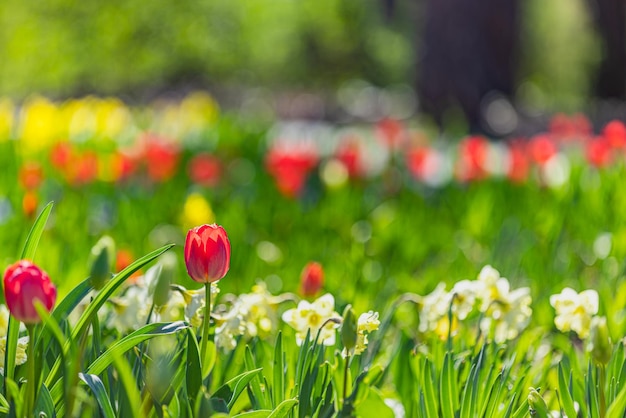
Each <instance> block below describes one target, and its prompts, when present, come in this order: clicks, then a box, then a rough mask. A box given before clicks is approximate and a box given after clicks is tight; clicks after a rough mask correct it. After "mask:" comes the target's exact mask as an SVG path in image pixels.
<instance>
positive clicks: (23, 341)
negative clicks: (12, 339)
mask: <svg viewBox="0 0 626 418" xmlns="http://www.w3.org/2000/svg"><path fill="white" fill-rule="evenodd" d="M28 341H29V338H28V336H26V337H21V338H19V339H18V340H17V351H16V352H15V365H16V366H19V365H21V364H24V363H26V360H28V356H27V355H26V349H27V348H28ZM6 349H7V337H6V336H3V337H0V374H2V375H4V356H5V353H6Z"/></svg>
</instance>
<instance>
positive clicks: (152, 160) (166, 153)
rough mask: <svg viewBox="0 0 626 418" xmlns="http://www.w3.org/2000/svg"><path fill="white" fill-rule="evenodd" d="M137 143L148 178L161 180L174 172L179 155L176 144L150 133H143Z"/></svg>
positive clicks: (156, 180)
mask: <svg viewBox="0 0 626 418" xmlns="http://www.w3.org/2000/svg"><path fill="white" fill-rule="evenodd" d="M139 143H140V144H141V147H142V151H143V152H142V156H143V158H144V162H145V164H146V170H147V172H148V177H149V178H150V180H152V181H154V182H163V181H167V180H169V179H171V178H172V177H173V176H174V174H176V169H177V168H178V160H179V157H180V150H179V149H178V146H177V145H176V144H174V143H173V142H172V141H171V140H169V139H166V138H163V137H159V136H157V135H154V134H151V133H145V134H143V135H142V136H141V138H140V139H139Z"/></svg>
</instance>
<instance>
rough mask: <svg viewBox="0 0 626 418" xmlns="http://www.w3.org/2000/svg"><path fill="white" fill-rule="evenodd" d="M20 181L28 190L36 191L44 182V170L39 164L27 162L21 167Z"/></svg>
mask: <svg viewBox="0 0 626 418" xmlns="http://www.w3.org/2000/svg"><path fill="white" fill-rule="evenodd" d="M19 179H20V184H21V185H22V187H24V188H25V189H26V190H34V189H36V188H37V187H39V185H40V184H41V181H42V180H43V170H42V168H41V166H40V165H39V164H38V163H36V162H27V163H25V164H24V165H23V166H22V167H20V173H19Z"/></svg>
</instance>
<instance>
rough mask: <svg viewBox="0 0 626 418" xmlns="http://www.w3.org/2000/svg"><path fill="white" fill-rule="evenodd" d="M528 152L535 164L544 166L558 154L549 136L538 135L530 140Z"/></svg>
mask: <svg viewBox="0 0 626 418" xmlns="http://www.w3.org/2000/svg"><path fill="white" fill-rule="evenodd" d="M528 152H529V154H530V157H531V158H532V160H533V161H534V162H535V163H536V164H545V163H546V161H548V160H549V159H550V158H552V157H553V156H554V155H555V154H556V153H557V152H558V148H557V146H556V144H555V143H554V141H553V140H552V137H551V136H550V135H548V134H539V135H535V136H534V137H532V138H531V140H530V143H529V144H528Z"/></svg>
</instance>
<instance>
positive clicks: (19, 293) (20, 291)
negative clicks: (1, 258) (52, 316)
mask: <svg viewBox="0 0 626 418" xmlns="http://www.w3.org/2000/svg"><path fill="white" fill-rule="evenodd" d="M56 298H57V289H56V287H54V284H52V282H51V281H50V278H49V277H48V274H46V272H45V271H43V270H41V269H40V268H39V267H37V266H36V265H34V264H33V263H31V262H30V261H28V260H21V261H18V262H17V263H15V264H13V265H11V266H9V267H7V269H6V271H5V272H4V299H5V300H6V303H7V306H8V308H9V311H10V312H11V315H13V316H14V317H15V319H17V320H18V321H22V322H24V323H26V324H34V323H37V322H39V321H40V320H41V319H40V318H39V314H38V313H37V311H36V310H35V306H34V302H35V300H39V301H40V302H41V303H42V304H43V306H45V308H46V310H47V311H48V312H50V311H51V310H52V307H53V306H54V302H55V301H56Z"/></svg>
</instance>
